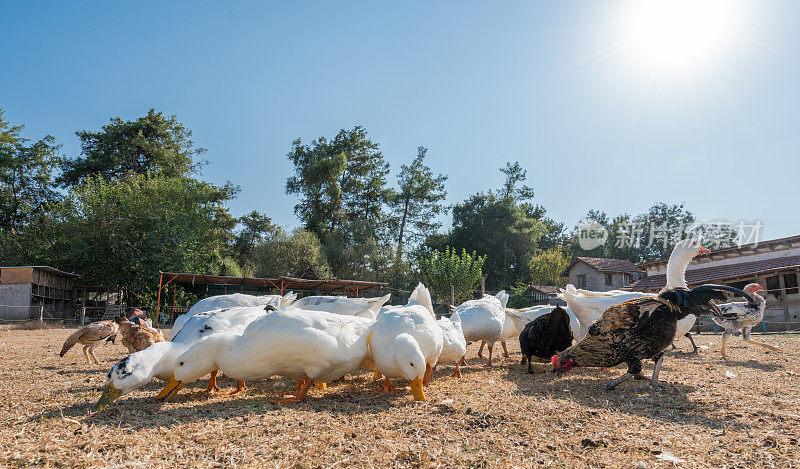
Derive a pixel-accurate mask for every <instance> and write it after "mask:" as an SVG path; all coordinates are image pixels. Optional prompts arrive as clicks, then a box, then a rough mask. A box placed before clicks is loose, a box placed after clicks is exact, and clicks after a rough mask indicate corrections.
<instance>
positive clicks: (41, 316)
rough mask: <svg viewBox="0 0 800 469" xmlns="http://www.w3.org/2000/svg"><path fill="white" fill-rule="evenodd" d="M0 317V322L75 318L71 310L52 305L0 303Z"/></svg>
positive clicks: (69, 319) (67, 319)
mask: <svg viewBox="0 0 800 469" xmlns="http://www.w3.org/2000/svg"><path fill="white" fill-rule="evenodd" d="M0 318H2V319H0V323H24V322H30V321H39V322H43V321H73V320H75V317H74V316H73V314H72V312H71V311H57V310H56V309H55V307H54V306H53V305H29V306H19V305H0Z"/></svg>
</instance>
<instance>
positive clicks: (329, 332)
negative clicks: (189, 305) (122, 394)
mask: <svg viewBox="0 0 800 469" xmlns="http://www.w3.org/2000/svg"><path fill="white" fill-rule="evenodd" d="M372 324H373V321H372V320H370V319H367V318H359V317H355V316H344V315H340V314H335V313H329V312H326V311H307V310H301V309H297V308H294V307H289V308H286V309H282V310H278V311H275V312H272V313H270V314H267V315H265V316H263V317H261V318H258V319H256V320H255V321H253V322H252V323H250V325H249V326H247V328H246V329H245V330H244V331H243V332H242V333H241V334H236V333H234V332H220V333H217V334H214V335H211V336H209V337H207V338H204V339H203V340H201V341H198V342H197V343H195V344H194V345H192V346H191V348H189V350H187V351H186V352H184V353H183V354H181V355H180V356H179V357H178V363H177V365H176V367H175V370H174V374H173V377H172V378H171V379H170V381H169V382H168V383H167V385H166V386H164V389H162V390H161V393H159V395H158V396H157V398H158V399H170V398H172V396H174V395H175V394H176V393H177V392H178V391H179V390H180V389H181V388H182V387H183V385H184V383H188V382H192V381H195V380H197V379H199V378H200V377H202V376H204V375H206V374H208V373H209V372H210V371H211V370H214V369H218V370H220V371H221V372H223V373H224V374H226V375H227V376H230V377H231V378H234V379H236V380H238V381H239V383H240V384H239V386H238V387H237V392H241V391H244V390H245V387H244V384H243V383H244V382H245V381H246V380H253V379H263V378H268V377H270V376H273V375H280V376H286V377H289V378H292V379H296V380H298V381H299V382H300V384H299V386H298V390H297V392H296V393H295V394H294V395H289V396H284V398H283V399H278V400H277V401H276V402H282V403H290V402H299V401H302V400H303V399H305V397H306V395H307V393H308V390H309V388H310V387H311V385H313V384H314V383H315V382H317V383H318V385H320V384H323V386H320V387H322V388H324V383H327V382H330V381H333V380H334V379H336V378H339V377H340V376H343V375H345V374H347V373H350V372H352V371H354V370H356V369H357V368H358V367H359V366H360V365H361V363H362V361H364V359H365V357H366V356H367V352H368V346H367V341H368V339H367V336H368V332H369V330H370V327H371V326H372Z"/></svg>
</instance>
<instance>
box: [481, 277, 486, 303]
mask: <svg viewBox="0 0 800 469" xmlns="http://www.w3.org/2000/svg"><path fill="white" fill-rule="evenodd" d="M485 294H486V277H481V298H483V295H485Z"/></svg>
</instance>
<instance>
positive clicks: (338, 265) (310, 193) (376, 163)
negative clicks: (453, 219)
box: [286, 126, 392, 277]
mask: <svg viewBox="0 0 800 469" xmlns="http://www.w3.org/2000/svg"><path fill="white" fill-rule="evenodd" d="M288 158H289V160H290V161H291V162H292V163H293V164H294V167H295V174H294V176H291V177H289V178H288V179H287V181H286V192H287V193H288V194H297V195H299V196H300V199H301V200H300V202H299V203H298V204H297V205H295V213H296V214H297V216H298V217H299V218H300V220H301V221H302V222H303V226H304V227H305V228H306V229H307V230H309V231H311V232H313V233H314V234H316V235H317V236H318V237H319V239H320V240H321V241H322V243H323V245H324V246H325V252H326V255H327V257H328V261H329V264H330V265H331V268H332V269H333V271H334V274H335V275H337V276H340V277H341V276H344V275H349V274H350V273H352V272H358V271H359V269H360V264H363V261H364V259H365V258H366V259H368V260H369V261H370V262H373V261H377V260H378V259H381V262H382V263H385V259H386V258H391V256H384V255H383V254H384V253H385V251H386V250H387V249H390V248H389V247H388V245H387V243H386V242H385V237H384V236H383V235H384V233H385V230H386V229H387V227H386V224H387V216H386V211H385V207H386V204H387V202H388V201H389V199H390V198H391V197H392V191H391V190H389V189H388V188H387V187H386V175H387V174H388V172H389V165H388V163H386V161H385V159H384V157H383V154H382V153H381V151H380V149H379V147H378V144H376V143H374V142H372V141H371V140H369V138H368V137H367V132H366V130H365V129H364V128H363V127H358V126H357V127H354V128H353V129H352V130H344V129H343V130H341V131H340V132H339V133H338V134H337V135H336V137H334V138H333V139H331V140H328V139H327V138H325V137H324V136H323V137H320V138H318V139H316V140H314V141H312V142H311V144H310V145H304V144H303V143H302V142H301V141H300V140H299V139H298V140H295V141H294V142H293V143H292V150H291V151H290V152H289V154H288ZM365 247H373V248H374V249H373V250H372V251H370V252H367V253H364V252H363V250H364V248H365ZM365 256H366V257H365Z"/></svg>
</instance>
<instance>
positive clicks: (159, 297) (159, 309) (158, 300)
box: [153, 274, 164, 323]
mask: <svg viewBox="0 0 800 469" xmlns="http://www.w3.org/2000/svg"><path fill="white" fill-rule="evenodd" d="M163 281H164V274H161V275H159V276H158V298H157V299H156V317H155V318H153V322H154V323H158V318H160V317H161V315H160V314H159V313H161V282H163Z"/></svg>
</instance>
